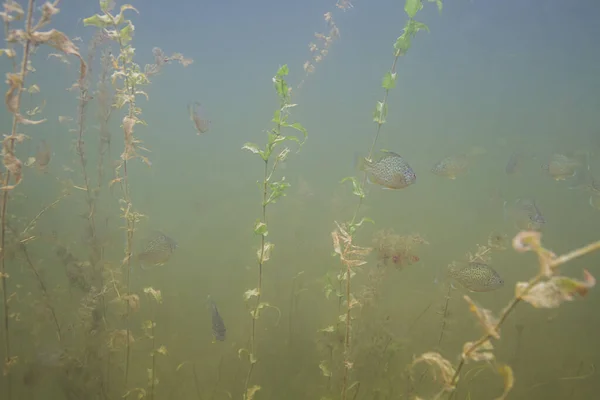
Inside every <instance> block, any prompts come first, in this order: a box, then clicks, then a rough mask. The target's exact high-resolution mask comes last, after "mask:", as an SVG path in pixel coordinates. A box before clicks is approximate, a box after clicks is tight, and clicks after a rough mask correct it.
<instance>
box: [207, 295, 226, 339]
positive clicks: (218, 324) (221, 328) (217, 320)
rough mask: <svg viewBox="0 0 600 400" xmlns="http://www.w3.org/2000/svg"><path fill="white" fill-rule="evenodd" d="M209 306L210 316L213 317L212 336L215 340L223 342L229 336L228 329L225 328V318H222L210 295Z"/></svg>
mask: <svg viewBox="0 0 600 400" xmlns="http://www.w3.org/2000/svg"><path fill="white" fill-rule="evenodd" d="M208 305H209V307H210V314H211V317H212V334H213V337H214V339H215V340H218V341H219V342H222V341H224V340H225V338H226V336H227V328H225V323H224V322H223V318H221V314H219V309H218V308H217V304H216V303H215V302H214V301H213V299H212V297H211V296H210V295H208Z"/></svg>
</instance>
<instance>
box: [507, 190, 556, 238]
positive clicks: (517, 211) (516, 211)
mask: <svg viewBox="0 0 600 400" xmlns="http://www.w3.org/2000/svg"><path fill="white" fill-rule="evenodd" d="M503 209H504V219H505V220H512V221H513V223H514V224H515V227H516V228H517V229H520V230H535V231H539V230H540V229H541V228H542V226H543V225H544V224H545V223H546V219H545V218H544V216H543V215H542V212H541V211H540V209H539V207H538V206H537V203H536V201H535V200H532V199H525V198H518V199H516V200H515V201H513V202H512V203H509V202H507V201H505V202H504V207H503Z"/></svg>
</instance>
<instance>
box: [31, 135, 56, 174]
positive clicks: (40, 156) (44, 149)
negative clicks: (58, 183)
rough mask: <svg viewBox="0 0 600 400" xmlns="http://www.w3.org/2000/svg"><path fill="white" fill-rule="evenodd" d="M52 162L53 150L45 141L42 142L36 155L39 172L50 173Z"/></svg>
mask: <svg viewBox="0 0 600 400" xmlns="http://www.w3.org/2000/svg"><path fill="white" fill-rule="evenodd" d="M50 160H52V149H51V148H50V145H49V144H48V143H47V142H46V141H45V140H42V141H41V142H40V144H39V145H38V150H37V153H36V155H35V165H36V167H37V169H38V171H40V172H43V173H46V172H48V164H50Z"/></svg>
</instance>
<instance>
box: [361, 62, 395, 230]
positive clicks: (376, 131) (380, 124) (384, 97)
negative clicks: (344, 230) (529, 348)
mask: <svg viewBox="0 0 600 400" xmlns="http://www.w3.org/2000/svg"><path fill="white" fill-rule="evenodd" d="M401 55H402V53H401V52H400V51H399V50H396V53H395V55H394V62H393V63H392V68H391V70H390V71H391V73H392V75H393V74H395V73H396V65H397V64H398V58H400V56H401ZM389 94H390V90H389V89H385V94H384V96H383V101H382V106H381V109H382V110H384V109H385V108H386V106H387V100H388V96H389ZM376 122H377V128H376V129H375V136H374V137H373V142H372V143H371V147H370V148H369V156H368V158H369V159H370V158H371V157H373V151H374V150H375V145H376V144H377V140H378V139H379V134H380V133H381V127H382V126H383V124H384V121H383V120H382V115H380V117H379V120H378V121H376ZM366 183H367V173H366V172H364V173H363V178H362V183H361V188H363V192H364V188H365V185H366ZM363 200H364V196H359V198H358V204H357V205H356V209H355V210H354V215H353V216H352V221H351V222H350V225H353V224H354V223H356V220H357V219H358V213H359V212H360V208H361V207H362V204H363Z"/></svg>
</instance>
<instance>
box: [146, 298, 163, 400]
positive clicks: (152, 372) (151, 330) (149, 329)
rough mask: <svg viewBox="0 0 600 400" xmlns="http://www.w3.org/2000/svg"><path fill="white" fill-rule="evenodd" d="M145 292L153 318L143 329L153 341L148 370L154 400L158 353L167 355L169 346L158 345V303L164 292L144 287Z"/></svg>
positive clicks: (151, 398) (151, 395)
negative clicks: (156, 331) (156, 330)
mask: <svg viewBox="0 0 600 400" xmlns="http://www.w3.org/2000/svg"><path fill="white" fill-rule="evenodd" d="M144 293H146V295H147V296H148V299H149V300H150V302H151V304H152V305H151V306H150V307H151V310H152V311H151V314H152V317H151V319H149V320H147V321H146V322H144V326H143V330H144V334H145V335H146V337H147V338H149V339H150V340H151V341H152V351H151V352H150V356H151V357H152V367H151V368H150V369H149V370H148V383H149V384H148V388H149V391H150V396H149V397H150V400H154V387H155V386H156V384H158V379H157V378H156V355H157V354H162V355H164V356H166V355H167V348H166V347H165V346H164V345H163V346H160V347H158V348H157V347H156V335H155V328H156V305H155V304H154V303H156V304H162V294H161V293H160V290H156V289H154V288H152V287H147V288H145V289H144Z"/></svg>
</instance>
